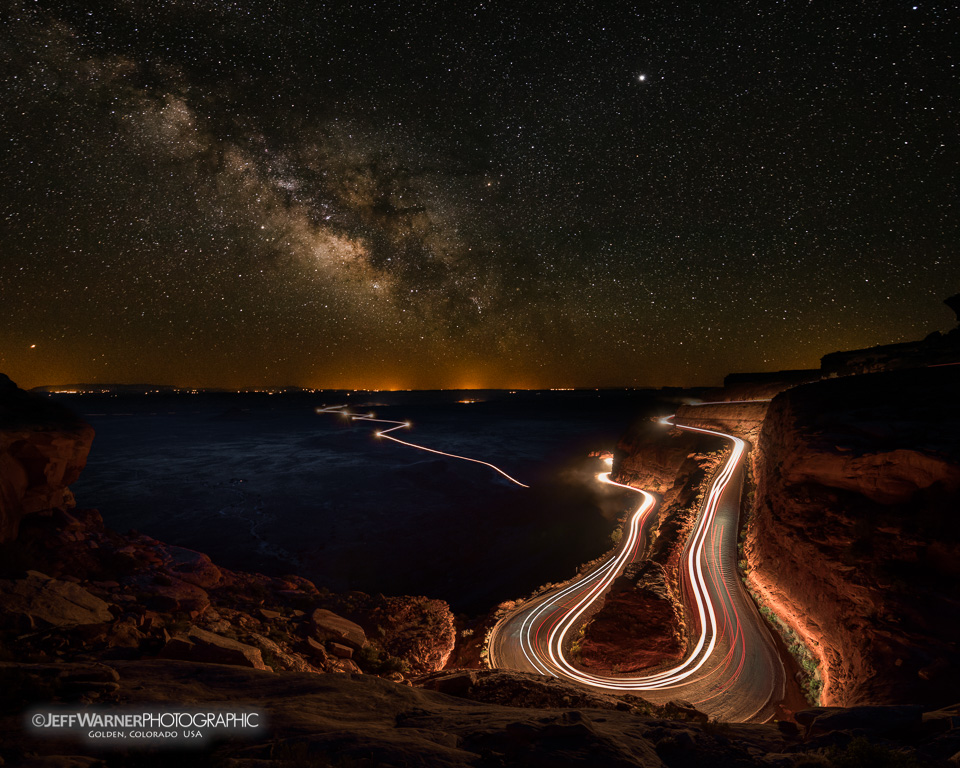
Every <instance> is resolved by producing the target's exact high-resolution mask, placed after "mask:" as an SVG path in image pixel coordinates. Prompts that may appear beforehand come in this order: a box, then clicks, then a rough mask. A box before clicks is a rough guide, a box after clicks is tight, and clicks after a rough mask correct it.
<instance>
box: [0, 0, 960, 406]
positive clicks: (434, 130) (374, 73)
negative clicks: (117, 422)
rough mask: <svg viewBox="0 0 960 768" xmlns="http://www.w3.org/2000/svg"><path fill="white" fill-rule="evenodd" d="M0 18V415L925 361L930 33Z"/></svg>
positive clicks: (953, 164) (208, 14) (263, 14)
mask: <svg viewBox="0 0 960 768" xmlns="http://www.w3.org/2000/svg"><path fill="white" fill-rule="evenodd" d="M110 6H113V7H110ZM0 7H2V8H3V11H2V18H0V142H2V144H0V146H2V155H0V157H2V160H0V370H2V371H4V372H6V373H8V374H9V375H10V376H11V377H12V378H13V379H14V380H15V381H17V382H18V383H19V384H21V386H34V385H39V384H55V383H67V382H78V381H82V382H90V381H98V382H103V383H106V382H127V383H129V382H142V381H149V382H155V383H168V384H178V385H182V386H231V387H232V386H260V385H290V384H295V385H300V386H311V387H362V388H435V387H510V388H513V387H569V386H619V385H657V386H659V385H666V384H674V385H675V384H681V385H693V384H715V383H719V381H720V380H721V379H722V377H723V375H724V374H726V373H728V372H732V371H745V370H776V369H780V368H798V367H815V366H816V365H818V360H819V358H820V356H821V355H823V354H825V353H827V352H831V351H834V350H838V349H851V348H858V347H864V346H869V345H872V344H877V343H888V342H894V341H903V340H909V339H916V338H921V337H923V336H924V335H926V334H927V333H929V332H930V331H933V330H937V329H940V330H945V329H947V328H949V327H951V325H952V313H951V312H950V311H949V310H948V309H946V307H944V306H943V305H942V304H941V301H942V299H944V298H945V297H946V296H948V295H950V294H952V293H956V292H957V291H958V290H960V256H958V254H957V244H958V243H960V231H958V230H960V227H958V193H960V188H958V169H960V163H958V148H957V130H958V129H957V125H958V124H960V110H958V95H960V88H958V74H960V73H958V69H960V68H958V66H957V58H958V53H960V34H958V26H957V22H956V17H955V16H954V13H953V11H954V10H955V9H954V8H951V7H950V4H935V3H921V4H919V5H914V4H913V3H911V2H843V3H837V2H825V1H821V0H815V1H812V2H811V1H809V0H803V1H802V2H801V1H800V0H789V1H787V2H772V1H768V2H753V1H751V0H743V1H742V2H738V3H706V2H702V3H701V2H678V3H648V2H633V3H625V2H616V1H612V2H605V3H590V2H562V1H561V2H550V3H541V2H536V1H535V0H531V1H530V2H522V3H521V2H500V3H497V2H477V1H475V0H442V1H440V2H427V1H423V0H394V1H393V2H374V1H373V0H366V1H365V0H357V1H356V2H316V3H313V2H303V1H302V0H296V1H294V0H270V1H269V2H266V0H235V1H234V2H221V1H220V0H205V1H204V2H191V1H188V0H169V1H166V2H165V1H164V0H150V1H149V2H146V1H145V0H118V2H116V3H112V4H106V3H89V2H71V1H70V0H60V1H59V2H51V1H50V0H31V1H30V2H17V1H15V2H8V1H7V0H2V6H0Z"/></svg>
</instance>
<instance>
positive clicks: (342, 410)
mask: <svg viewBox="0 0 960 768" xmlns="http://www.w3.org/2000/svg"><path fill="white" fill-rule="evenodd" d="M316 412H317V413H339V414H342V415H343V416H347V417H349V418H350V420H351V421H370V422H373V423H375V424H393V425H395V426H392V427H390V428H389V429H380V430H377V431H376V432H375V433H374V434H375V435H376V436H377V437H384V438H386V439H387V440H392V441H393V442H395V443H399V444H400V445H405V446H407V447H408V448H416V449H417V450H418V451H426V452H427V453H435V454H437V455H438V456H446V457H447V458H450V459H459V460H460V461H470V462H473V463H474V464H482V465H483V466H485V467H489V468H490V469H492V470H493V471H494V472H497V473H499V474H500V475H503V477H505V478H507V480H509V481H510V482H511V483H514V484H516V485H519V486H520V487H521V488H529V487H530V486H529V485H526V484H525V483H521V482H520V481H519V480H517V479H516V478H515V477H511V476H510V475H508V474H507V473H506V472H504V471H503V470H502V469H500V467H498V466H496V465H495V464H491V463H490V462H489V461H481V460H480V459H471V458H470V457H469V456H459V455H457V454H455V453H447V452H446V451H438V450H436V449H435V448H427V447H426V446H424V445H417V444H416V443H410V442H407V441H406V440H401V439H400V438H399V437H394V436H393V435H391V434H390V433H391V432H395V431H396V430H398V429H410V426H411V424H410V422H409V421H394V420H392V419H378V418H375V417H374V415H373V414H372V413H369V414H366V415H360V414H353V413H350V412H349V411H348V410H347V406H345V405H332V406H329V407H327V408H317V409H316Z"/></svg>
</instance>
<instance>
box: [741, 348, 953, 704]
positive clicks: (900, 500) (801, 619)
mask: <svg viewBox="0 0 960 768" xmlns="http://www.w3.org/2000/svg"><path fill="white" fill-rule="evenodd" d="M958 392H960V368H958V367H940V368H926V369H915V370H911V371H893V372H887V373H878V374H868V375H861V376H849V377H844V378H840V379H833V380H825V381H821V382H818V383H814V384H808V385H805V386H801V387H797V388H795V389H791V390H788V391H786V392H784V393H782V394H781V395H779V396H777V397H776V398H775V399H774V400H773V402H772V403H771V405H770V408H769V411H768V414H767V418H766V420H765V421H764V423H763V428H762V431H761V434H760V440H759V451H758V455H757V467H756V479H757V492H756V502H755V508H754V520H753V523H752V524H751V526H750V528H749V531H748V535H747V538H746V542H745V546H744V552H745V557H746V560H747V563H748V566H749V574H748V582H749V584H750V586H751V588H752V589H754V590H755V591H756V592H757V593H759V595H760V596H761V599H762V600H763V601H764V602H766V603H767V604H768V605H769V606H770V607H771V608H773V609H774V611H775V612H776V613H778V614H779V615H780V616H781V617H783V618H785V619H786V620H787V621H788V623H789V624H790V625H791V627H792V628H793V629H794V630H795V631H796V632H797V633H798V634H799V635H800V636H801V638H803V639H804V641H805V643H806V645H807V646H808V647H809V648H810V649H811V650H812V651H813V652H814V654H815V655H816V656H817V657H818V659H819V662H820V672H821V678H822V680H823V692H822V702H823V703H825V704H837V705H845V706H849V705H854V704H860V703H865V702H870V703H888V702H915V703H924V704H937V703H942V702H946V701H947V700H949V699H951V698H954V697H955V696H956V691H957V690H958V689H960V646H958V643H957V637H958V636H960V592H958V585H960V518H958V516H957V510H958V509H960V437H958V435H957V432H956V425H957V424H960V402H958V400H957V393H958Z"/></svg>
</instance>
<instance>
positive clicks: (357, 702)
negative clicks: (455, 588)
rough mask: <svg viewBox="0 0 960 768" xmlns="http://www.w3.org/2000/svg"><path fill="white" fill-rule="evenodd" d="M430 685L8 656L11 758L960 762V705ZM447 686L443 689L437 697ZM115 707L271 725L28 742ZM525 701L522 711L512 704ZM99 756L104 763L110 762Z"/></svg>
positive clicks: (1, 719) (538, 685)
mask: <svg viewBox="0 0 960 768" xmlns="http://www.w3.org/2000/svg"><path fill="white" fill-rule="evenodd" d="M428 683H429V685H430V686H431V687H432V688H439V689H441V690H427V689H423V688H414V687H409V686H405V685H398V684H396V683H393V682H391V681H389V680H384V679H381V678H379V677H375V676H372V675H358V674H320V675H316V674H304V673H292V672H282V673H270V672H265V671H262V670H256V669H250V668H243V667H237V666H224V665H218V664H198V663H194V662H186V661H165V660H154V661H111V662H109V663H105V664H89V665H84V664H11V663H3V664H0V687H2V690H3V691H4V700H5V701H4V713H3V714H2V715H0V743H2V744H3V747H2V748H0V754H2V756H3V759H4V760H6V761H7V763H6V764H12V765H27V766H35V767H37V768H39V767H41V766H42V767H44V768H54V767H59V768H66V767H67V766H75V767H79V766H94V765H110V766H127V765H130V766H143V765H147V766H153V765H168V764H170V763H171V762H173V761H176V763H177V764H178V765H180V766H184V765H219V766H225V767H226V768H272V767H274V766H276V767H277V768H279V767H280V766H446V767H449V768H453V767H454V766H551V768H554V767H556V768H560V767H562V766H584V765H589V766H593V765H602V766H612V767H613V768H627V767H628V766H637V767H643V768H661V767H663V766H666V767H667V768H679V767H680V766H721V767H722V766H742V767H744V768H746V767H747V766H784V768H786V767H795V768H799V767H800V766H807V767H812V766H836V767H837V768H841V767H843V766H875V767H876V768H882V767H883V766H891V767H892V766H927V765H930V766H945V767H946V766H949V765H956V764H957V763H958V761H960V754H958V752H960V728H958V725H960V709H958V708H956V707H954V708H950V709H944V710H939V711H936V712H927V713H922V712H921V710H920V709H919V708H917V707H858V708H854V709H813V710H807V711H805V712H801V713H798V719H799V720H800V721H801V723H800V725H796V724H794V723H780V724H779V725H727V724H716V723H704V722H697V720H698V719H699V718H698V717H697V716H696V714H691V715H690V716H685V714H684V713H683V712H682V711H680V710H676V711H674V712H673V713H672V716H671V717H669V718H667V717H664V716H662V715H657V714H655V713H650V712H649V711H647V710H646V708H645V706H644V705H643V703H642V702H640V701H634V702H631V701H628V700H623V699H619V698H614V697H606V696H602V695H597V694H591V693H590V692H588V691H585V690H584V689H582V688H579V687H577V686H574V685H570V684H567V683H562V682H560V681H557V680H553V679H547V678H541V677H538V676H536V675H527V674H521V673H509V672H493V671H489V672H475V671H474V672H453V673H448V674H445V675H440V676H433V677H432V678H430V679H429V681H428ZM441 691H446V692H441ZM91 696H92V697H94V698H96V699H97V700H99V701H103V700H105V699H106V700H108V701H110V702H115V703H117V704H118V705H120V704H126V705H132V704H134V703H141V704H142V703H152V704H158V705H164V704H168V703H171V702H172V703H175V704H176V705H178V706H180V707H184V706H208V707H212V706H215V705H221V704H223V703H224V702H230V703H231V704H233V705H235V706H253V707H257V708H259V709H261V710H262V711H265V712H266V713H267V717H268V720H269V729H268V733H267V734H266V736H265V737H263V738H260V739H258V740H257V741H256V742H255V743H250V742H247V741H243V740H233V741H226V742H222V743H220V744H217V745H212V746H208V747H206V748H204V749H202V750H192V751H189V752H186V751H182V750H181V751H178V752H176V753H169V752H168V753H166V754H164V753H162V752H151V751H150V750H144V749H138V750H136V751H123V750H120V749H115V750H112V751H102V752H97V751H95V750H93V749H90V748H87V747H84V745H82V744H80V743H78V742H71V741H68V740H64V739H52V740H46V741H43V742H40V743H37V742H36V741H33V742H30V741H28V740H26V739H25V737H24V728H23V722H22V721H23V716H22V714H21V712H22V711H23V710H25V709H26V708H27V707H29V703H30V701H31V700H36V699H40V700H42V701H44V702H50V701H52V700H61V701H64V702H83V701H85V700H89V698H90V697H91ZM516 704H519V705H520V706H511V705H516ZM101 759H102V760H103V762H100V761H101Z"/></svg>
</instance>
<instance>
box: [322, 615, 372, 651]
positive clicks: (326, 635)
mask: <svg viewBox="0 0 960 768" xmlns="http://www.w3.org/2000/svg"><path fill="white" fill-rule="evenodd" d="M310 623H311V625H312V628H313V633H314V635H315V636H316V637H317V639H319V640H333V641H335V642H338V643H344V644H346V645H350V646H353V648H355V649H356V650H358V651H359V650H360V649H361V648H363V646H365V645H366V644H367V635H366V633H364V631H363V628H362V627H361V626H360V625H359V624H355V623H354V622H352V621H350V620H349V619H345V618H343V616H338V615H337V614H335V613H334V612H333V611H328V610H326V609H325V608H318V609H317V610H315V611H314V612H313V613H312V614H310Z"/></svg>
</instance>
